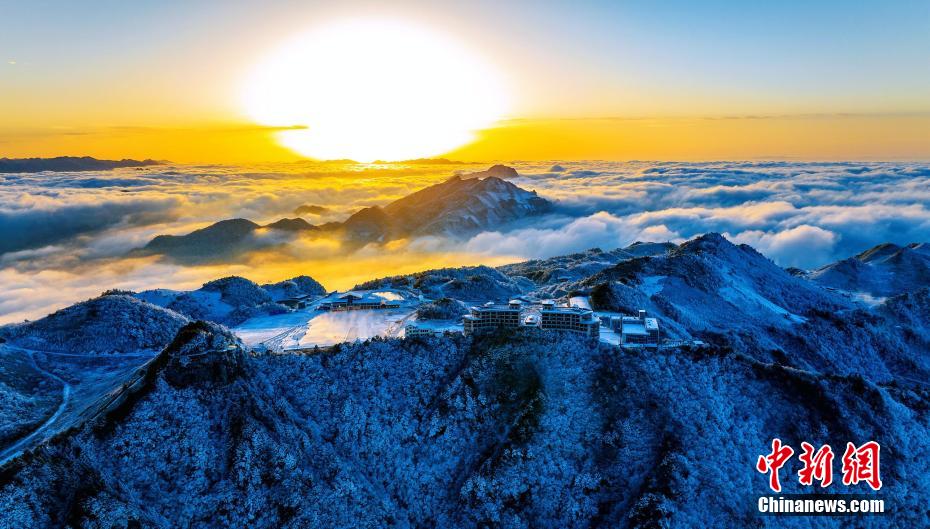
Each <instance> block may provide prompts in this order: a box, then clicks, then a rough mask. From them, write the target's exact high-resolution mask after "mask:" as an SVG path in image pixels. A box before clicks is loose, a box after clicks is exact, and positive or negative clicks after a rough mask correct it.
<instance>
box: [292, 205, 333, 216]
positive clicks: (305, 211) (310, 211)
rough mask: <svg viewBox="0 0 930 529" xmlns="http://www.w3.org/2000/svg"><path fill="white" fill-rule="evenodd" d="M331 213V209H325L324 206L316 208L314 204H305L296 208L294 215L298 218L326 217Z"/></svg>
mask: <svg viewBox="0 0 930 529" xmlns="http://www.w3.org/2000/svg"><path fill="white" fill-rule="evenodd" d="M329 212H330V209H329V208H324V207H323V206H316V205H313V204H304V205H302V206H297V207H296V208H294V215H295V216H297V217H303V216H304V215H324V214H326V213H329Z"/></svg>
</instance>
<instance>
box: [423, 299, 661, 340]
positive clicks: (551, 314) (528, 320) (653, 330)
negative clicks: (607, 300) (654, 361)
mask: <svg viewBox="0 0 930 529" xmlns="http://www.w3.org/2000/svg"><path fill="white" fill-rule="evenodd" d="M462 327H463V332H464V333H465V335H466V336H467V335H470V334H474V333H479V332H483V331H488V330H494V329H516V328H526V327H535V328H539V329H545V330H554V331H569V332H575V333H578V334H582V335H584V336H586V337H588V338H594V339H598V338H600V335H601V329H602V328H606V329H610V330H612V331H614V332H615V333H617V334H618V335H619V337H620V345H621V346H623V347H631V348H640V347H644V348H654V347H658V346H659V344H660V343H662V338H661V333H660V331H659V321H658V320H657V319H656V318H650V317H648V316H647V315H646V311H645V310H640V311H639V312H638V313H637V315H635V316H598V315H597V314H595V313H594V311H592V310H591V309H586V308H581V307H576V306H573V305H556V304H555V302H554V301H552V300H544V301H539V302H527V301H524V300H519V299H513V300H510V301H509V302H508V303H485V304H484V305H479V306H474V307H471V309H470V311H469V314H467V315H465V316H464V317H463V318H462ZM414 332H416V331H414Z"/></svg>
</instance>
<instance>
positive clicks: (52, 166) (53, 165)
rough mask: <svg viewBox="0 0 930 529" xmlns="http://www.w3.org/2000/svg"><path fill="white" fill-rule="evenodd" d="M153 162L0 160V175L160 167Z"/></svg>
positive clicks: (66, 158)
mask: <svg viewBox="0 0 930 529" xmlns="http://www.w3.org/2000/svg"><path fill="white" fill-rule="evenodd" d="M161 163H162V162H158V161H155V160H148V159H146V160H131V159H128V158H126V159H122V160H98V159H96V158H91V157H90V156H81V157H77V156H58V157H56V158H0V173H39V172H42V171H55V172H66V171H107V170H110V169H118V168H120V167H145V166H149V165H161Z"/></svg>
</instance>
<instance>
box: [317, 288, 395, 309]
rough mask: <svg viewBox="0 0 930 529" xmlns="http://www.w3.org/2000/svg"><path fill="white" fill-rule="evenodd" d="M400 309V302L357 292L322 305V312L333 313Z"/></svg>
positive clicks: (346, 294)
mask: <svg viewBox="0 0 930 529" xmlns="http://www.w3.org/2000/svg"><path fill="white" fill-rule="evenodd" d="M399 307H400V302H399V301H393V300H389V299H386V298H383V297H380V296H374V295H371V294H367V293H366V294H359V293H355V292H347V293H345V294H342V295H341V296H338V297H336V298H334V299H332V300H329V301H324V302H323V303H320V309H321V310H330V311H333V312H338V311H345V310H372V309H396V308H399Z"/></svg>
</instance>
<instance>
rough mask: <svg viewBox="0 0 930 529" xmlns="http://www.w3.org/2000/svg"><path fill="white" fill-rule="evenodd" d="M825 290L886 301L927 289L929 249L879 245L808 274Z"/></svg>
mask: <svg viewBox="0 0 930 529" xmlns="http://www.w3.org/2000/svg"><path fill="white" fill-rule="evenodd" d="M809 277H810V279H811V280H813V281H816V282H817V283H820V284H821V285H824V286H829V287H832V288H837V289H841V290H845V291H849V292H855V293H866V294H868V295H870V296H872V297H888V296H894V295H897V294H903V293H905V292H913V291H915V290H917V289H919V288H922V287H926V286H930V245H928V244H924V243H914V244H909V245H907V246H897V245H895V244H887V243H886V244H881V245H878V246H876V247H874V248H871V249H869V250H866V251H865V252H862V253H860V254H859V255H856V256H854V257H850V258H848V259H844V260H842V261H838V262H836V263H832V264H829V265H827V266H824V267H822V268H819V269H817V270H814V271H813V272H811V273H810V274H809Z"/></svg>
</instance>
